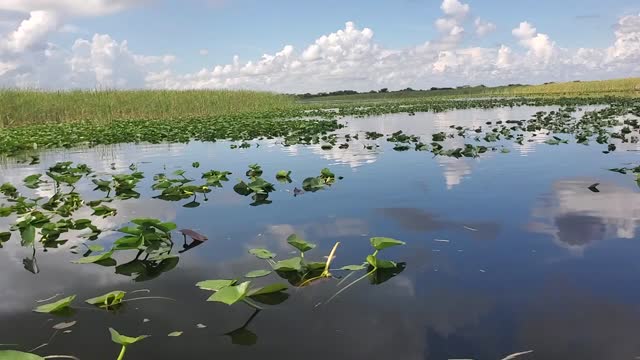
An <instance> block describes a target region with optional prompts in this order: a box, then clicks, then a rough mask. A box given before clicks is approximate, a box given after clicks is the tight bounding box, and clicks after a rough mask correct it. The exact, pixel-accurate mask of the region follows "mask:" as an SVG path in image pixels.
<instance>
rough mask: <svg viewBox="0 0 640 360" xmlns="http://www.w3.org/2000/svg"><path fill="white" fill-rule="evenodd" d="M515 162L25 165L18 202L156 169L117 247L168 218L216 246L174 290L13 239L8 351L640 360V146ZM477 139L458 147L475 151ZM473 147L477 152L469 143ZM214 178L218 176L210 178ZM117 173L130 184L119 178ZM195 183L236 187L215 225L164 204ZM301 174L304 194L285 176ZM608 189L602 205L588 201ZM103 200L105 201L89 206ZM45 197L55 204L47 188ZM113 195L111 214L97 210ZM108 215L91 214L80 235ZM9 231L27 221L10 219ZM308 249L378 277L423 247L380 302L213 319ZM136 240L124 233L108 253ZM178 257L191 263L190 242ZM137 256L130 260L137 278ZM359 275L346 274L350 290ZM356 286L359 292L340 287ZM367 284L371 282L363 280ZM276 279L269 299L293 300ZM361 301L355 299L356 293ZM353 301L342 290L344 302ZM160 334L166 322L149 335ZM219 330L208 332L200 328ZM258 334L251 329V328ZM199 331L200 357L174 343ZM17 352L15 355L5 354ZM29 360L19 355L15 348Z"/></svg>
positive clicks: (232, 312) (152, 155) (79, 155)
mask: <svg viewBox="0 0 640 360" xmlns="http://www.w3.org/2000/svg"><path fill="white" fill-rule="evenodd" d="M552 109H555V108H553V107H549V108H532V107H523V108H514V109H510V108H503V109H492V110H457V111H450V112H445V113H438V114H432V113H418V114H416V115H415V116H408V115H406V114H394V115H388V116H380V117H371V118H347V119H343V120H342V121H343V122H344V123H346V124H347V125H348V127H347V128H346V129H342V130H340V132H341V133H350V134H354V133H356V132H363V131H378V132H381V133H384V134H389V133H391V132H394V131H396V130H404V131H405V132H407V133H410V134H417V135H430V134H432V133H434V132H438V131H447V130H449V126H450V125H452V124H455V125H463V126H474V127H477V126H482V125H484V124H485V122H486V121H496V120H503V121H505V120H523V119H528V118H529V117H530V116H531V115H532V114H534V113H535V112H536V111H539V110H552ZM545 138H546V135H544V134H542V133H541V134H539V136H536V137H535V141H533V142H525V143H524V144H525V145H522V146H520V145H517V144H513V143H512V142H509V147H510V148H511V150H512V151H511V152H510V153H508V154H503V153H500V152H499V151H498V152H488V153H485V154H483V155H482V156H481V157H480V158H477V159H470V158H463V159H455V158H448V157H433V154H431V153H429V152H415V151H412V150H411V151H407V152H396V151H393V150H392V147H393V146H392V145H391V144H389V143H387V142H386V141H385V139H384V138H381V139H378V140H376V141H375V142H376V143H378V144H379V145H380V147H379V148H374V149H373V150H366V149H365V148H364V146H363V145H362V143H365V142H366V143H372V141H364V140H363V139H364V136H363V135H361V136H360V139H361V140H360V141H354V142H352V143H351V146H350V147H349V149H338V148H337V147H334V149H332V150H329V151H327V150H321V149H320V147H319V146H291V147H283V146H282V145H280V144H278V141H275V140H274V141H270V142H267V141H263V142H257V141H254V142H252V144H256V143H259V144H260V146H259V147H255V146H253V147H251V148H249V149H230V148H229V143H227V142H217V143H198V142H194V143H190V144H161V145H120V146H110V147H98V148H91V149H79V150H68V151H53V152H46V153H43V154H42V155H41V163H40V164H39V165H33V166H30V165H26V164H16V163H13V162H11V161H9V160H6V161H5V162H4V163H3V164H2V165H1V166H2V167H1V175H0V182H5V181H10V182H12V183H13V184H20V183H21V182H22V179H23V178H24V177H25V176H27V175H29V174H32V173H37V172H40V173H44V171H45V169H47V168H48V167H49V166H51V165H53V164H55V162H57V161H74V162H76V163H87V164H88V165H90V166H91V167H92V168H93V169H94V170H95V171H97V172H98V173H99V174H111V173H126V172H129V169H128V167H129V165H130V164H132V163H134V164H137V166H138V169H139V170H140V171H143V172H144V173H145V179H143V180H142V181H141V183H140V184H139V186H138V188H139V189H142V190H143V191H141V193H142V198H141V199H140V200H127V201H122V202H114V203H112V204H110V205H109V206H112V207H115V208H117V209H118V214H117V216H115V217H108V218H106V219H100V220H98V221H97V222H96V224H97V225H98V226H99V227H100V228H103V229H118V228H119V227H120V226H121V225H123V224H124V223H126V221H127V220H128V219H131V218H135V217H153V218H159V219H162V220H165V221H173V222H176V223H177V224H178V228H179V229H180V228H187V229H195V230H196V231H198V232H200V233H202V234H205V235H207V236H208V237H209V241H207V242H205V243H203V244H202V245H200V246H198V247H195V248H192V249H189V250H188V251H185V252H183V253H182V254H180V260H179V263H178V265H177V266H176V267H175V268H174V269H172V270H170V271H166V272H155V273H152V274H146V276H144V275H145V274H143V276H126V275H122V274H117V273H115V270H114V267H103V266H99V265H96V264H87V265H79V264H72V263H71V261H72V260H75V259H78V258H79V257H80V254H81V253H82V252H81V253H80V254H72V253H71V252H70V249H69V247H71V246H72V245H74V244H75V245H79V244H80V243H82V242H84V241H85V240H84V239H80V238H69V237H67V238H68V239H69V242H67V244H65V245H64V246H62V247H60V248H58V249H48V251H47V252H43V251H42V249H40V248H39V249H38V250H37V252H36V255H35V257H36V261H37V267H38V268H39V273H37V274H33V273H31V272H28V271H26V270H25V269H24V267H23V259H27V263H28V264H31V263H32V262H33V259H32V255H33V254H32V251H31V249H26V248H22V247H20V246H19V241H17V240H16V238H13V239H12V240H10V241H9V242H8V243H6V244H5V246H4V249H1V250H0V274H1V275H0V324H2V326H0V343H4V344H19V348H20V349H22V350H29V349H32V348H35V347H37V346H39V345H41V344H43V343H46V342H47V341H48V340H49V339H50V337H51V336H52V334H53V333H54V330H53V329H52V326H53V325H55V324H56V323H59V322H61V321H72V320H75V321H77V324H76V325H75V326H73V327H72V328H71V330H72V332H71V333H68V334H64V333H62V332H58V333H57V334H56V335H55V336H54V337H53V339H52V340H50V341H49V345H48V346H45V347H42V348H41V349H39V350H38V351H37V353H39V354H42V355H50V354H69V355H74V356H77V357H79V358H80V359H83V360H84V359H92V360H93V359H98V360H100V359H105V360H106V359H115V358H116V357H117V354H118V352H119V346H118V345H116V344H114V343H112V342H111V340H110V336H109V333H108V331H107V329H108V328H109V327H113V328H116V329H117V330H119V331H120V332H121V333H123V334H126V335H131V336H134V335H135V336H137V335H141V334H149V335H152V336H151V337H150V338H149V339H146V340H144V341H142V342H140V343H138V344H135V345H133V346H132V347H130V349H129V350H128V351H127V356H126V358H127V359H205V358H211V359H215V358H219V359H231V358H233V359H258V358H264V359H276V358H280V359H308V360H312V359H325V360H326V359H335V360H337V359H384V358H389V357H391V358H395V359H403V360H405V359H407V360H409V359H476V360H481V359H491V360H495V359H502V358H503V357H505V356H507V355H509V354H512V353H516V352H522V351H528V350H533V352H532V353H530V354H528V355H523V356H522V357H520V358H522V359H563V360H565V359H583V360H584V359H599V360H600V359H635V358H636V357H637V356H640V338H639V337H638V333H639V332H640V305H639V304H640V286H638V281H639V279H640V261H638V256H637V255H638V254H639V253H640V242H639V241H638V240H639V238H640V235H639V233H640V230H639V229H638V227H639V226H640V189H639V188H638V186H637V185H636V182H635V181H634V179H633V177H630V175H626V176H625V175H621V174H618V173H614V172H610V171H607V169H608V168H612V167H624V166H629V164H635V165H636V166H637V165H640V152H637V151H628V150H640V147H638V145H637V144H635V145H633V144H631V145H626V146H619V147H618V150H617V151H615V152H613V153H611V154H603V153H602V150H603V145H598V144H596V143H595V142H592V144H591V145H589V146H584V145H579V144H575V143H572V144H569V145H560V146H551V145H547V144H544V143H543V141H544V140H545ZM463 140H464V139H460V138H455V139H451V140H448V141H449V142H450V143H452V144H456V142H458V145H460V146H461V145H462V144H464V141H463ZM467 142H468V141H467ZM194 161H198V162H200V164H201V166H200V168H199V169H193V168H191V163H192V162H194ZM252 163H258V164H260V165H261V166H262V168H263V170H264V175H263V177H264V178H265V179H267V180H269V181H272V182H274V184H275V185H276V189H277V191H276V192H274V193H272V194H271V195H270V197H269V199H270V200H272V201H273V203H272V204H270V205H263V206H255V207H254V206H250V205H249V204H250V203H251V199H250V198H248V197H243V196H240V195H238V194H236V193H235V192H234V191H233V189H232V188H233V185H234V184H235V183H236V180H237V179H238V178H245V176H244V172H245V171H246V169H247V165H249V164H252ZM112 167H113V168H115V169H116V170H115V171H114V170H112ZM324 167H329V168H330V169H331V170H332V171H333V172H334V173H335V174H336V175H338V176H343V177H344V179H342V180H338V181H337V182H336V183H335V184H334V185H333V186H332V187H330V188H329V189H327V190H323V191H318V192H315V193H304V194H302V195H300V196H293V190H294V188H295V187H301V183H302V180H303V179H304V178H306V177H309V176H316V175H318V174H319V172H320V170H321V169H322V168H324ZM179 168H183V169H185V170H186V171H187V174H186V175H187V176H191V177H193V178H196V179H199V178H200V174H201V173H202V172H204V171H207V170H210V169H218V170H229V171H231V172H233V175H231V176H230V177H229V178H230V180H231V181H229V182H228V183H225V184H224V188H222V189H217V188H216V189H214V190H213V192H212V193H210V194H208V198H209V201H207V202H204V201H201V205H200V206H199V207H197V208H183V207H182V206H181V205H183V204H184V203H186V202H188V201H189V200H186V201H182V202H166V201H162V200H157V199H153V198H152V196H154V195H157V194H158V192H154V191H152V190H151V184H152V183H153V180H152V177H153V174H156V173H160V172H165V173H171V172H172V171H174V170H176V169H179ZM283 169H286V170H291V171H292V180H293V182H292V183H291V184H280V183H278V182H276V181H275V179H274V175H275V173H276V172H277V171H278V170H283ZM594 183H600V185H599V186H598V189H599V190H600V192H592V191H590V190H589V189H588V187H589V186H590V185H591V184H594ZM78 190H79V191H81V192H82V193H83V194H92V192H91V187H89V186H88V185H86V183H85V185H84V186H81V187H79V189H78ZM37 193H38V194H39V195H40V196H45V197H48V196H51V195H52V189H51V188H50V187H47V186H43V187H42V188H41V189H39V190H38V191H37ZM97 196H98V195H96V194H95V193H94V194H93V197H91V198H92V199H94V198H97ZM82 215H90V213H89V212H86V211H85V212H84V213H83V212H80V213H79V214H78V215H77V216H75V217H76V218H81V217H82ZM0 220H2V222H1V223H0V225H1V226H0V230H2V229H4V230H2V231H6V228H8V225H9V223H10V221H12V220H13V218H5V219H0ZM292 233H297V234H298V235H300V236H302V237H304V238H305V239H306V240H308V241H310V242H313V243H316V244H317V245H318V246H317V248H316V249H314V250H311V251H309V252H308V253H307V255H306V256H308V257H309V258H313V259H316V260H318V261H320V260H322V259H323V256H326V255H327V254H328V253H329V251H330V250H331V248H332V246H333V244H334V243H335V242H336V241H340V242H341V245H340V247H339V248H338V251H337V257H336V259H335V260H334V262H335V264H336V266H337V267H340V266H343V265H348V264H358V263H361V262H362V261H363V260H364V258H365V256H366V255H367V254H369V253H370V252H371V251H370V249H371V247H370V245H369V238H370V237H372V236H388V237H393V238H396V239H400V240H403V241H405V242H406V243H407V245H406V246H403V247H395V248H391V249H387V250H385V251H384V257H385V258H388V259H392V260H395V261H397V262H401V263H404V271H402V272H400V273H399V274H397V275H396V276H395V277H392V278H390V279H388V280H387V281H385V282H383V283H381V284H378V285H375V284H371V283H370V282H369V281H368V280H366V279H365V281H362V282H359V283H357V284H356V285H354V286H352V287H351V288H349V289H348V290H347V291H345V292H343V293H341V294H340V295H339V296H338V297H336V298H335V299H333V300H332V301H330V302H327V299H328V298H329V297H330V296H331V295H332V294H334V293H335V292H336V290H337V289H338V287H337V283H338V280H335V281H334V280H331V281H326V282H322V283H318V284H314V285H312V286H309V287H305V288H302V289H296V288H290V289H289V290H288V294H289V295H290V297H289V298H288V299H287V300H286V301H285V302H283V303H282V304H280V305H276V306H272V307H269V308H268V309H266V310H264V311H261V312H259V313H258V314H257V315H256V316H253V317H252V315H253V313H254V311H253V310H252V309H251V308H249V307H248V306H245V305H244V304H237V305H234V306H232V307H229V306H226V305H224V304H220V303H214V302H207V301H206V299H207V297H209V296H210V294H211V293H210V292H207V291H203V290H200V289H198V288H197V287H196V286H195V283H196V282H198V281H201V280H207V279H221V278H235V277H238V276H240V275H242V274H244V273H246V272H248V271H251V270H256V269H265V268H267V265H266V263H265V262H264V261H263V260H259V259H257V258H255V257H253V256H252V255H250V254H248V252H247V251H248V249H251V248H256V247H264V248H268V249H270V250H271V251H273V252H275V253H277V254H278V258H280V259H283V258H287V257H290V256H294V255H293V252H292V250H293V248H291V247H290V246H289V245H288V244H287V243H286V238H287V236H289V235H290V234H292ZM118 237H119V236H118V234H117V233H115V232H113V231H112V232H105V233H103V234H102V236H101V237H100V239H99V240H97V241H96V242H94V243H100V244H103V245H105V247H108V245H109V243H110V242H111V241H113V240H114V239H117V238H118ZM175 238H176V239H180V241H178V242H177V244H178V246H177V250H180V249H181V246H182V240H181V236H179V234H178V235H177V236H175ZM134 255H135V253H134V254H126V252H125V254H118V255H117V256H116V260H117V261H118V263H119V264H122V263H126V262H127V261H130V260H131V258H132V257H133V256H134ZM339 273H340V272H334V274H336V275H338V274H339ZM340 275H346V274H340ZM356 276H357V274H356V275H354V276H352V277H351V279H355V277H356ZM277 280H280V281H284V280H282V279H279V278H278V277H277V276H276V275H275V274H272V275H270V276H269V277H267V278H261V279H256V280H255V281H256V282H257V283H269V282H275V281H277ZM347 281H348V280H347ZM343 285H344V283H343V284H341V285H340V286H343ZM141 289H146V290H149V292H147V291H144V292H139V293H137V295H138V296H159V297H160V296H161V297H170V298H173V299H175V301H170V300H162V299H147V300H140V301H133V302H130V303H127V304H125V306H123V307H122V308H120V309H119V310H118V311H117V312H115V313H114V312H107V311H102V310H99V309H96V308H89V307H88V305H86V304H82V301H83V300H84V299H88V298H91V297H94V296H97V295H101V294H104V293H106V292H109V291H112V290H125V291H127V292H130V291H135V290H141ZM55 294H65V295H66V296H68V295H71V294H77V295H78V298H77V299H76V302H75V303H74V307H77V309H76V313H75V314H73V315H72V316H71V317H68V318H60V317H57V316H53V315H48V314H37V313H34V312H32V311H31V310H32V309H33V308H34V307H35V306H37V305H39V303H36V300H39V299H47V298H50V297H51V296H53V295H55ZM145 319H147V320H148V321H144V320H145ZM197 324H204V325H206V328H199V327H197V326H196V325H197ZM245 324H246V326H245ZM173 331H183V332H184V333H183V335H182V336H180V337H167V334H168V333H170V332H173ZM5 348H6V347H5ZM9 348H18V347H17V346H10V347H9Z"/></svg>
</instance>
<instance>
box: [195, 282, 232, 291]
mask: <svg viewBox="0 0 640 360" xmlns="http://www.w3.org/2000/svg"><path fill="white" fill-rule="evenodd" d="M235 283H236V280H205V281H200V282H199V283H197V284H196V286H197V287H199V288H200V289H202V290H212V291H218V290H220V289H222V288H225V287H227V286H231V285H233V284H235Z"/></svg>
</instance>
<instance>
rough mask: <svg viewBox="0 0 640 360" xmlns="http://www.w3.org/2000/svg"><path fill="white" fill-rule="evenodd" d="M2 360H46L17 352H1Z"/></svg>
mask: <svg viewBox="0 0 640 360" xmlns="http://www.w3.org/2000/svg"><path fill="white" fill-rule="evenodd" d="M0 359H2V360H44V358H43V357H42V356H39V355H36V354H30V353H26V352H22V351H15V350H0Z"/></svg>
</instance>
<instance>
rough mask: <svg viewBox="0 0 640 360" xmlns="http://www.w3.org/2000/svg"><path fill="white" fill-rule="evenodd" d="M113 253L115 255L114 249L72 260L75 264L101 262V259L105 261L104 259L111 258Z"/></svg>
mask: <svg viewBox="0 0 640 360" xmlns="http://www.w3.org/2000/svg"><path fill="white" fill-rule="evenodd" d="M111 255H113V250H111V251H107V252H105V253H102V254H99V255H94V256H87V257H83V258H80V259H78V260H75V261H72V263H74V264H92V263H96V262H100V261H103V260H107V259H111Z"/></svg>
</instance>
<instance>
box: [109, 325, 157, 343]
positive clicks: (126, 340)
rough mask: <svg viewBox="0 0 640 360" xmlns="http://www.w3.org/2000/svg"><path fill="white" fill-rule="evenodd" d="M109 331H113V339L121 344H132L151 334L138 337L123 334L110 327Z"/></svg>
mask: <svg viewBox="0 0 640 360" xmlns="http://www.w3.org/2000/svg"><path fill="white" fill-rule="evenodd" d="M109 332H110V333H111V341H113V342H114V343H116V344H120V345H122V346H129V345H131V344H135V343H137V342H138V341H140V340H143V339H146V338H148V337H149V335H140V336H138V337H131V336H126V335H121V334H120V333H119V332H117V331H116V330H114V329H113V328H109Z"/></svg>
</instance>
